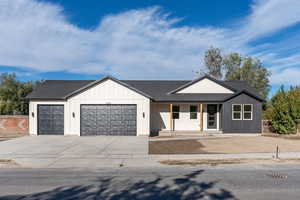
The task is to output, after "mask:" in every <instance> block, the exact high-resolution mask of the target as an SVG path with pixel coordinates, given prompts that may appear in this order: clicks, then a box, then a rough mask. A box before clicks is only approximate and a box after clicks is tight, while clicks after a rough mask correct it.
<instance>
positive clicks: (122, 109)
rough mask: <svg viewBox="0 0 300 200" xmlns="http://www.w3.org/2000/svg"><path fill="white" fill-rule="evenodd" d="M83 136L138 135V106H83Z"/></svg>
mask: <svg viewBox="0 0 300 200" xmlns="http://www.w3.org/2000/svg"><path fill="white" fill-rule="evenodd" d="M80 116H81V118H80V119H81V120H80V123H81V124H80V129H81V130H80V132H81V135H132V136H135V135H136V105H110V104H107V105H106V104H105V105H81V114H80Z"/></svg>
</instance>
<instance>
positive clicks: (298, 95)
mask: <svg viewBox="0 0 300 200" xmlns="http://www.w3.org/2000/svg"><path fill="white" fill-rule="evenodd" d="M267 111H268V117H269V119H270V120H271V121H272V127H273V129H274V130H275V131H276V132H277V133H280V134H290V133H295V132H296V129H297V125H299V122H300V121H299V119H300V88H299V87H291V88H290V90H289V91H285V90H284V88H283V86H281V88H280V90H279V91H278V92H277V93H276V94H275V95H274V96H273V97H272V99H271V100H270V102H269V106H268V109H267Z"/></svg>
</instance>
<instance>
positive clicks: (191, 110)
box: [190, 105, 198, 112]
mask: <svg viewBox="0 0 300 200" xmlns="http://www.w3.org/2000/svg"><path fill="white" fill-rule="evenodd" d="M197 108H198V106H194V105H193V106H190V112H197V110H198V109H197Z"/></svg>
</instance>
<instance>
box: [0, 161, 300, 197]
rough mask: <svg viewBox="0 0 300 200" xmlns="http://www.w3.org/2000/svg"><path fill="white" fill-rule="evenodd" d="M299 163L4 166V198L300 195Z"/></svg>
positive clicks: (0, 178)
mask: <svg viewBox="0 0 300 200" xmlns="http://www.w3.org/2000/svg"><path fill="white" fill-rule="evenodd" d="M299 167H300V166H299V165H273V166H272V165H227V166H213V167H211V166H207V167H206V166H197V167H188V166H172V167H156V168H147V167H145V168H126V167H120V168H101V169H78V168H77V169H0V199H1V200H2V199H9V200H11V199H18V200H20V199H22V200H23V199H26V200H43V199H45V200H46V199H47V200H48V199H50V200H52V199H64V200H65V199H66V200H68V199H80V200H87V199H123V200H127V199H128V200H129V199H130V200H132V199H143V200H145V199H146V200H148V199H154V200H157V199H164V200H166V199H187V200H191V199H255V200H259V199H265V200H268V199H272V200H274V199H280V200H285V199H288V200H289V199H295V200H296V199H297V200H299V199H300V190H299V186H300V169H299Z"/></svg>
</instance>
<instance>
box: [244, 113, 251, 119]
mask: <svg viewBox="0 0 300 200" xmlns="http://www.w3.org/2000/svg"><path fill="white" fill-rule="evenodd" d="M251 115H252V113H251V112H247V113H244V119H251V118H252V116H251Z"/></svg>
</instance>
